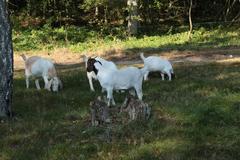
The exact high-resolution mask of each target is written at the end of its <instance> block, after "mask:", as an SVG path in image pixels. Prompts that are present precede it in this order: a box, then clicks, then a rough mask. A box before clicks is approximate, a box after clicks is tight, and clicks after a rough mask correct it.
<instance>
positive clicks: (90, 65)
mask: <svg viewBox="0 0 240 160" xmlns="http://www.w3.org/2000/svg"><path fill="white" fill-rule="evenodd" d="M96 62H98V63H100V64H101V65H102V63H101V62H100V61H98V60H96V59H95V58H89V59H88V61H87V72H92V71H93V72H94V73H95V74H97V73H98V70H97V69H96V67H95V66H94V63H96Z"/></svg>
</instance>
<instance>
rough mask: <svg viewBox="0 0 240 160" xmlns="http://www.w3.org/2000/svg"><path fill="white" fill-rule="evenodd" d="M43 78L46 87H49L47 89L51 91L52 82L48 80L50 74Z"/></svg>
mask: <svg viewBox="0 0 240 160" xmlns="http://www.w3.org/2000/svg"><path fill="white" fill-rule="evenodd" d="M43 80H44V83H45V85H44V89H47V90H49V91H50V87H51V83H49V81H48V76H43ZM50 82H51V81H50Z"/></svg>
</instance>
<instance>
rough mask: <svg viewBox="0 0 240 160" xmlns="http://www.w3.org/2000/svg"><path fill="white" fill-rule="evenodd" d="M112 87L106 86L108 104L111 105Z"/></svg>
mask: <svg viewBox="0 0 240 160" xmlns="http://www.w3.org/2000/svg"><path fill="white" fill-rule="evenodd" d="M112 93H113V89H112V88H107V99H108V106H110V105H111V100H112V99H113V95H112Z"/></svg>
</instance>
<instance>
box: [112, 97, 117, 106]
mask: <svg viewBox="0 0 240 160" xmlns="http://www.w3.org/2000/svg"><path fill="white" fill-rule="evenodd" d="M112 105H113V106H115V105H116V103H115V100H114V98H113V97H112Z"/></svg>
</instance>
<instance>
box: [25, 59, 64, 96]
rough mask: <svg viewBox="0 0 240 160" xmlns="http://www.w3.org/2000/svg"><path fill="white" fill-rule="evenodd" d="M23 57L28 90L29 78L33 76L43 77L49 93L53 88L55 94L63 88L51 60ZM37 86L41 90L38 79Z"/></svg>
mask: <svg viewBox="0 0 240 160" xmlns="http://www.w3.org/2000/svg"><path fill="white" fill-rule="evenodd" d="M21 57H22V58H23V60H24V62H25V76H26V88H29V78H30V77H31V76H33V77H42V78H43V80H44V83H45V87H44V88H45V89H47V90H49V91H50V90H51V86H52V90H53V91H54V92H56V91H58V87H61V88H62V82H61V80H60V79H59V78H58V77H57V72H56V69H55V67H54V64H53V62H52V61H51V60H48V59H45V58H41V57H38V56H32V57H29V58H26V56H25V55H24V54H22V55H21ZM49 79H50V80H49ZM35 84H36V87H37V89H38V90H39V89H41V88H40V85H39V80H38V79H35Z"/></svg>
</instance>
